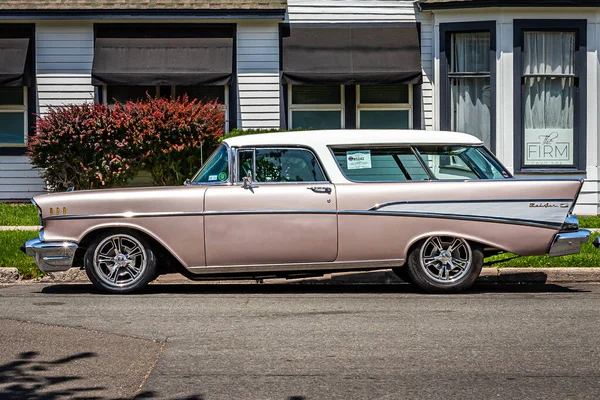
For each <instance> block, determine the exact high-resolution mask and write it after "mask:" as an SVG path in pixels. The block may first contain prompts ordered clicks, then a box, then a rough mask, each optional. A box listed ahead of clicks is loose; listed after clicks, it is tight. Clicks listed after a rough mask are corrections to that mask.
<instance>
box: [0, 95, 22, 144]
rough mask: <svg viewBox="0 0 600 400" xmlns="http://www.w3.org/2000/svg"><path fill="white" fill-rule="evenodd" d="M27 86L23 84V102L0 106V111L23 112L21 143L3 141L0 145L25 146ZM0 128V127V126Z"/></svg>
mask: <svg viewBox="0 0 600 400" xmlns="http://www.w3.org/2000/svg"><path fill="white" fill-rule="evenodd" d="M27 93H28V88H27V86H23V104H22V105H16V104H15V105H12V104H11V105H4V106H0V113H16V112H22V113H23V143H3V142H0V147H27V141H28V139H29V138H28V136H29V135H28V132H29V110H28V107H27V103H28V101H27V98H28V97H27ZM0 129H1V128H0Z"/></svg>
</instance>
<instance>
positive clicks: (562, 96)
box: [524, 77, 574, 165]
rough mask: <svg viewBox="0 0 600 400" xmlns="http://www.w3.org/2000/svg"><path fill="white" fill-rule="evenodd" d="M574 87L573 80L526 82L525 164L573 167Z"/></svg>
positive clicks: (547, 79)
mask: <svg viewBox="0 0 600 400" xmlns="http://www.w3.org/2000/svg"><path fill="white" fill-rule="evenodd" d="M573 86H574V79H573V78H549V77H548V78H546V77H543V78H540V77H537V78H526V79H525V89H524V95H525V101H524V107H525V112H524V125H525V151H524V155H525V165H572V164H573V162H574V158H573V152H574V140H573V139H574V135H573V134H574V130H573V117H574V99H573V96H574V90H573Z"/></svg>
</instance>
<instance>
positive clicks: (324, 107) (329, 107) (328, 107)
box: [287, 84, 346, 129]
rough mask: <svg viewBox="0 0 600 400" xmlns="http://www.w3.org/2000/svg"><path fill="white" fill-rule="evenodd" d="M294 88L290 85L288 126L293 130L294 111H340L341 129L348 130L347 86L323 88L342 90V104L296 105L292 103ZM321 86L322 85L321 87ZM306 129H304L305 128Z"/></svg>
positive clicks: (288, 91)
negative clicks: (346, 122)
mask: <svg viewBox="0 0 600 400" xmlns="http://www.w3.org/2000/svg"><path fill="white" fill-rule="evenodd" d="M293 86H301V85H291V84H288V85H287V87H288V89H287V95H288V126H289V127H290V129H293V126H294V122H293V120H292V112H293V111H340V118H341V121H340V122H341V124H340V129H345V128H346V124H345V121H346V104H345V102H346V98H345V96H346V87H345V85H322V86H338V87H339V88H340V104H294V103H293V102H292V90H293ZM319 86H321V85H319ZM303 129H304V128H303Z"/></svg>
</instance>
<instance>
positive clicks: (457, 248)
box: [407, 236, 483, 292]
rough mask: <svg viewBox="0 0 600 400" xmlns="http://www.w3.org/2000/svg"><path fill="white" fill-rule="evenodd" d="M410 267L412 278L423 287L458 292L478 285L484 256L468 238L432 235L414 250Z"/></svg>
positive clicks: (408, 270) (434, 290) (410, 257)
mask: <svg viewBox="0 0 600 400" xmlns="http://www.w3.org/2000/svg"><path fill="white" fill-rule="evenodd" d="M407 264H408V265H407V267H408V268H407V272H408V275H409V276H410V278H411V280H412V282H413V283H415V284H416V285H418V286H419V287H420V288H422V289H424V290H426V291H429V292H454V291H459V290H463V289H466V288H468V287H469V286H471V285H472V284H473V283H474V282H475V279H477V277H478V276H479V273H480V272H481V268H482V266H483V253H482V251H481V249H480V248H479V247H477V246H474V245H472V244H470V243H469V242H467V241H466V240H465V239H462V238H459V237H451V236H432V237H429V238H427V239H426V240H424V241H422V242H421V243H420V244H419V245H417V246H415V248H413V250H412V251H411V253H410V254H409V256H408V262H407Z"/></svg>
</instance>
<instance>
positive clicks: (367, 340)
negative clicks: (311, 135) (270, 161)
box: [0, 284, 600, 400]
mask: <svg viewBox="0 0 600 400" xmlns="http://www.w3.org/2000/svg"><path fill="white" fill-rule="evenodd" d="M599 328H600V285H571V286H569V285H565V286H556V285H541V286H525V285H521V286H517V285H515V286H481V285H480V286H477V287H476V288H475V289H474V290H473V291H470V292H468V293H465V294H460V295H452V296H448V295H441V296H434V295H423V294H419V293H414V292H413V291H412V290H411V289H410V287H409V286H407V285H347V286H343V285H340V286H326V285H310V286H309V285H285V284H276V285H274V284H264V285H235V284H232V285H214V284H202V285H166V284H163V285H151V286H150V288H149V289H148V290H147V291H146V292H145V293H143V294H140V295H133V296H107V295H100V294H97V293H96V292H95V291H94V289H93V288H92V286H90V285H46V286H44V285H14V286H6V287H2V288H0V398H2V399H5V398H34V399H37V398H98V399H104V398H132V397H134V396H136V395H137V396H138V398H169V399H174V398H187V399H194V398H198V399H206V400H210V399H260V400H264V399H281V400H283V399H301V398H305V399H401V398H431V399H440V398H444V399H448V398H460V399H467V398H469V399H471V398H478V399H491V398H499V399H507V398H513V399H517V398H518V399H524V398H539V399H548V398H556V399H565V398H577V399H586V398H589V399H597V398H600V340H598V335H599V332H598V331H599Z"/></svg>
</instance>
